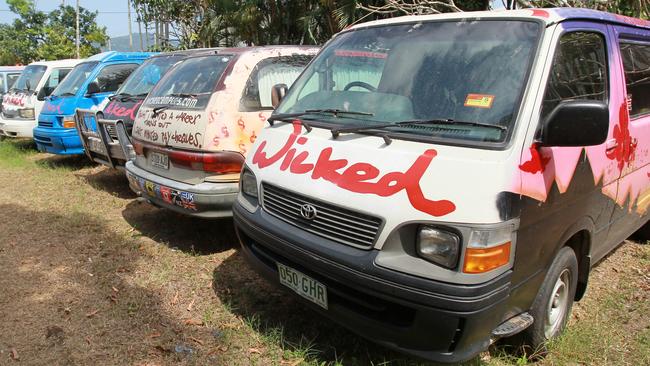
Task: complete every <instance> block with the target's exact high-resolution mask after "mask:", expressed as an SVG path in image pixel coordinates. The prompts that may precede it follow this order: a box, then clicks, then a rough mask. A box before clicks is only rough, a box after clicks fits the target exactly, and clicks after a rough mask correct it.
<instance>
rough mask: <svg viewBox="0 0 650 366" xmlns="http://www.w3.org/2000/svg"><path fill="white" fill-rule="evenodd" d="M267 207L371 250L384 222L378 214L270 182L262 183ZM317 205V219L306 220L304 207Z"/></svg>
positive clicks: (293, 221) (321, 233)
mask: <svg viewBox="0 0 650 366" xmlns="http://www.w3.org/2000/svg"><path fill="white" fill-rule="evenodd" d="M262 191H263V194H262V197H263V206H264V209H265V210H266V211H267V212H268V213H270V214H272V215H273V216H275V217H277V218H279V219H281V220H283V221H285V222H287V223H289V224H291V225H294V226H297V227H299V228H301V229H303V230H305V231H309V232H311V233H313V234H316V235H319V236H322V237H324V238H327V239H330V240H333V241H336V242H338V243H341V244H345V245H350V246H353V247H357V248H363V249H370V248H372V246H373V244H374V243H375V239H376V237H377V234H378V233H379V228H380V226H381V224H382V221H381V219H380V218H378V217H374V216H370V215H366V214H363V213H360V212H356V211H352V210H347V209H344V208H341V207H338V206H334V205H331V204H329V203H326V202H323V201H320V200H316V199H313V198H310V197H307V196H304V195H301V194H298V193H295V192H290V191H288V190H285V189H283V188H280V187H277V186H274V185H272V184H268V183H262ZM306 204H309V205H311V206H313V207H315V208H316V211H317V215H316V217H315V218H313V219H311V220H308V219H305V218H304V217H303V216H302V215H301V213H300V210H301V206H303V205H306Z"/></svg>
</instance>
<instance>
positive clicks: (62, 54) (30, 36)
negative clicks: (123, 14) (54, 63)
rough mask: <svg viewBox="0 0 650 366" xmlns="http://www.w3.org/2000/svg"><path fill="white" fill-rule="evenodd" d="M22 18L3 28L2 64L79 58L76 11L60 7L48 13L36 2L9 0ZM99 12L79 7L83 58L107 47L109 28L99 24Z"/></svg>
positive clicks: (0, 41) (0, 35)
mask: <svg viewBox="0 0 650 366" xmlns="http://www.w3.org/2000/svg"><path fill="white" fill-rule="evenodd" d="M7 5H9V10H11V11H12V12H14V13H16V14H17V15H18V19H16V20H14V22H13V24H11V25H2V26H0V62H2V63H3V64H16V63H22V64H28V63H30V62H32V61H35V60H57V59H61V58H74V57H75V56H76V46H75V39H76V34H75V33H76V32H75V28H76V12H75V8H73V7H72V6H59V8H58V9H56V10H54V11H52V12H50V13H49V14H48V13H45V12H42V11H38V10H36V7H35V5H34V2H33V0H7ZM96 18H97V13H96V12H90V11H88V10H86V9H84V8H81V7H80V8H79V33H80V54H81V55H80V56H81V57H88V56H90V55H93V54H95V53H98V52H99V51H100V49H99V46H103V45H105V44H106V41H107V40H108V36H107V35H106V28H104V27H99V26H98V25H97V23H96Z"/></svg>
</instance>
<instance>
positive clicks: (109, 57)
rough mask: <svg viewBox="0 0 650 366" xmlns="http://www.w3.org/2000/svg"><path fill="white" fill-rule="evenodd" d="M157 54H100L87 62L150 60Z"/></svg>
mask: <svg viewBox="0 0 650 366" xmlns="http://www.w3.org/2000/svg"><path fill="white" fill-rule="evenodd" d="M155 54H156V53H155V52H117V51H108V52H102V53H98V54H96V55H93V56H90V57H88V58H87V59H86V60H85V61H100V62H108V61H127V60H142V59H146V58H149V57H151V56H153V55H155Z"/></svg>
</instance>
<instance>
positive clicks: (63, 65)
mask: <svg viewBox="0 0 650 366" xmlns="http://www.w3.org/2000/svg"><path fill="white" fill-rule="evenodd" d="M81 61H83V60H72V59H71V60H59V61H39V62H33V63H31V64H29V65H28V66H27V67H25V69H24V70H23V72H22V73H21V74H20V77H18V79H17V80H16V81H15V83H14V84H13V85H12V86H11V89H9V92H8V93H7V94H5V95H4V96H3V98H2V118H1V119H0V135H1V136H7V137H32V131H33V130H34V127H35V126H36V121H37V118H38V115H39V114H40V113H41V109H43V105H44V104H45V99H46V98H47V97H48V96H49V95H50V94H51V93H52V91H53V90H54V89H55V88H56V87H57V85H59V83H60V82H61V81H63V79H64V78H65V77H66V75H68V73H69V72H70V70H72V68H73V67H75V65H77V64H78V63H80V62H81Z"/></svg>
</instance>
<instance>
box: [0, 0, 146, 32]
mask: <svg viewBox="0 0 650 366" xmlns="http://www.w3.org/2000/svg"><path fill="white" fill-rule="evenodd" d="M127 1H128V0H79V6H81V7H84V8H86V9H88V10H90V11H98V12H99V14H97V23H98V24H99V25H100V26H104V27H106V31H107V33H108V35H109V36H110V37H119V36H126V35H128V34H129V30H128V20H127V19H128V14H127V11H128V5H127V4H128V2H127ZM62 2H63V3H65V5H71V6H75V3H76V0H35V3H36V9H38V10H42V11H45V12H48V11H51V10H54V9H56V8H57V7H58V6H59V5H61V3H62ZM15 18H16V15H15V14H14V13H12V12H10V11H9V6H8V5H7V2H6V1H5V0H1V2H0V23H11V22H12V21H13V19H15ZM131 19H132V23H133V24H132V31H133V33H138V23H137V22H136V19H135V12H131ZM142 32H143V33H144V29H143V30H142ZM134 42H135V40H134Z"/></svg>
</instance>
